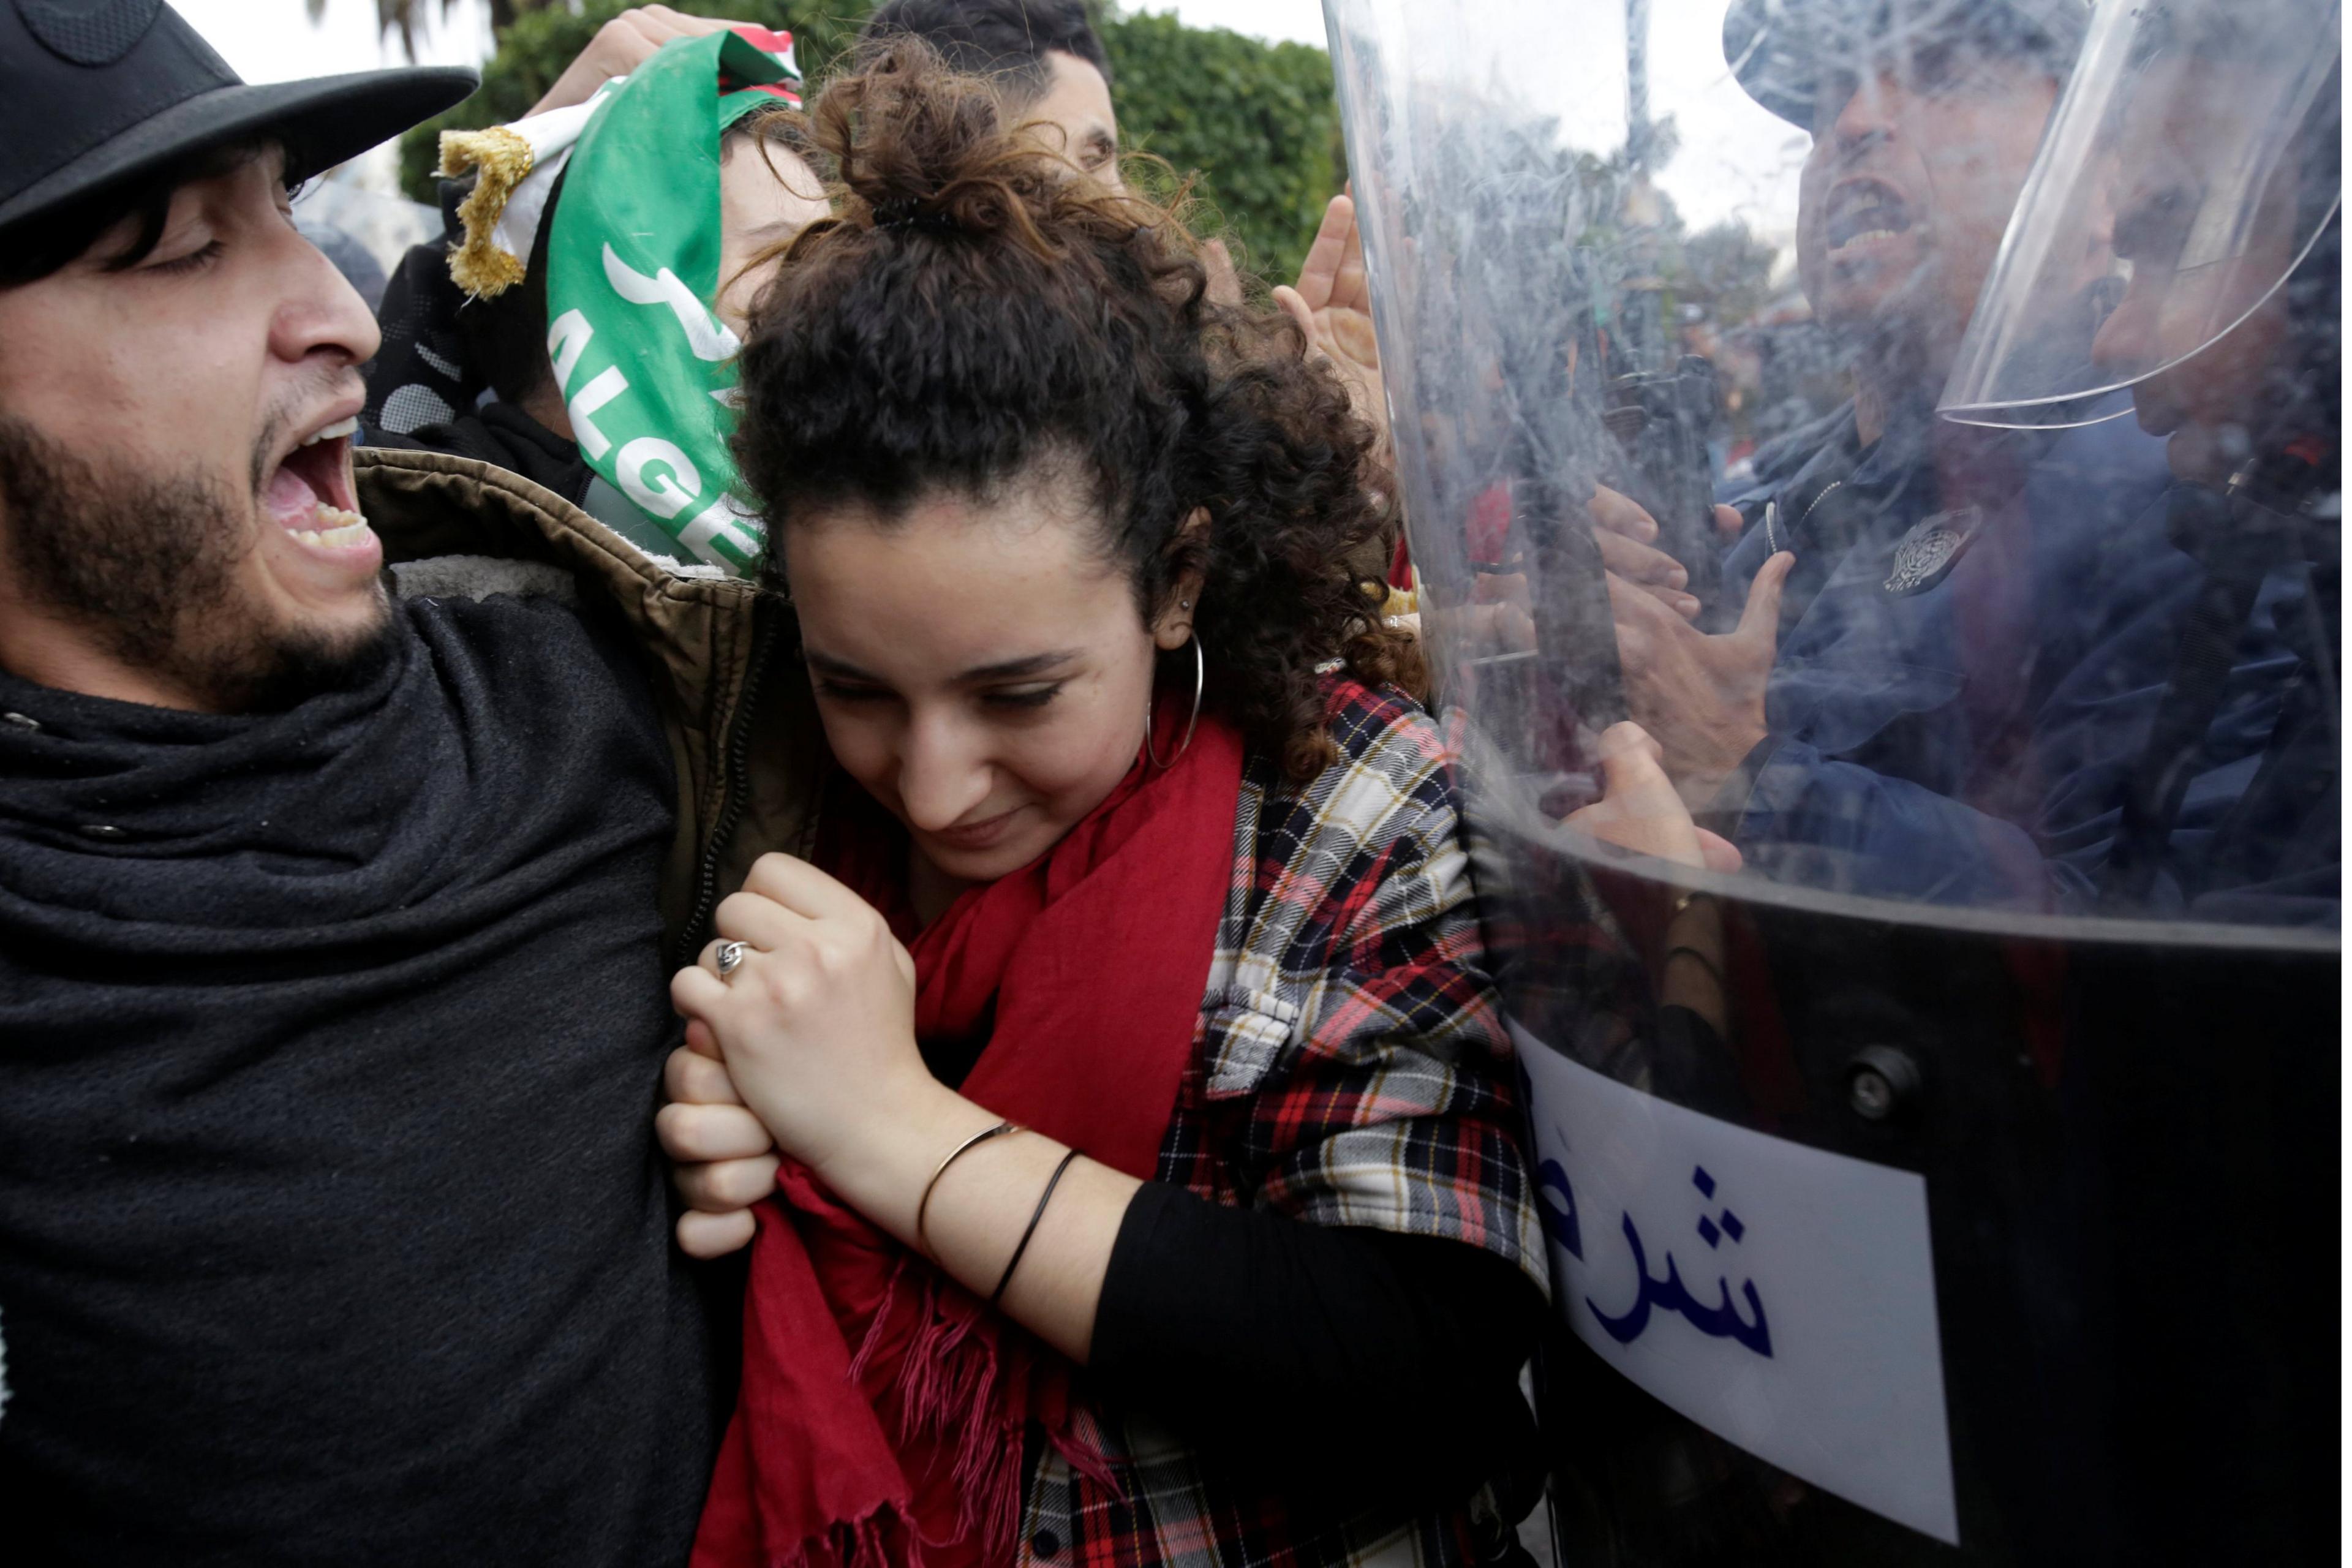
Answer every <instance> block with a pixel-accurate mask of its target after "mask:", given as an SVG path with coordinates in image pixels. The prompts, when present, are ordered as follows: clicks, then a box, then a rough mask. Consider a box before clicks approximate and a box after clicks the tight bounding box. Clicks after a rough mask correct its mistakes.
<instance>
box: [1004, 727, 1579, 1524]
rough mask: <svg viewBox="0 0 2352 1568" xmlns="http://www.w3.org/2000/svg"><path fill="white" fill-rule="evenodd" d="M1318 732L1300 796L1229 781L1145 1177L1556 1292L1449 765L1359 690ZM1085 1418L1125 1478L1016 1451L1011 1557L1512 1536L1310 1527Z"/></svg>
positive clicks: (1108, 1417)
mask: <svg viewBox="0 0 2352 1568" xmlns="http://www.w3.org/2000/svg"><path fill="white" fill-rule="evenodd" d="M1330 728H1331V734H1332V738H1333V739H1334V740H1335V741H1336V742H1338V744H1339V758H1338V760H1337V761H1336V762H1334V763H1332V764H1331V766H1329V767H1328V768H1326V769H1325V770H1324V771H1323V772H1322V773H1320V774H1318V776H1317V777H1316V778H1315V779H1313V780H1312V781H1310V782H1309V783H1307V784H1303V785H1301V784H1292V783H1290V782H1288V781H1286V780H1285V779H1283V778H1282V777H1281V775H1280V771H1279V769H1278V768H1277V767H1276V766H1275V765H1274V764H1273V763H1271V762H1270V761H1269V760H1268V759H1265V758H1262V757H1253V758H1252V759H1251V760H1250V761H1249V763H1247V764H1246V766H1245V768H1244V773H1243V779H1242V792H1241V802H1240V808H1239V811H1238V813H1237V817H1236V821H1235V823H1234V878H1233V886H1232V890H1231V892H1230V893H1229V894H1228V895H1227V899H1226V903H1225V911H1224V917H1223V921H1222V922H1221V924H1220V926H1219V930H1218V939H1217V952H1216V956H1215V959H1214V961H1213V963H1212V964H1211V966H1210V970H1209V984H1208V989H1207V992H1206V994H1205V995H1204V996H1203V997H1202V1005H1201V1018H1200V1027H1199V1032H1198V1035H1197V1037H1196V1045H1195V1049H1194V1053H1193V1058H1192V1065H1191V1067H1190V1068H1188V1069H1187V1071H1186V1074H1185V1079H1184V1083H1183V1087H1182V1088H1181V1090H1180V1091H1179V1093H1178V1096H1177V1103H1176V1113H1175V1116H1174V1118H1173V1120H1172V1121H1171V1123H1170V1126H1169V1131H1168V1135H1167V1138H1166V1140H1165V1142H1162V1144H1161V1145H1160V1170H1159V1176H1160V1180H1162V1181H1166V1182H1172V1183H1175V1184H1179V1185H1181V1186H1184V1187H1187V1188H1189V1189H1191V1190H1192V1191H1193V1192H1195V1193H1198V1194H1201V1195H1202V1196H1204V1197H1207V1198H1209V1199H1212V1200H1213V1201H1214V1202H1217V1203H1222V1204H1231V1205H1237V1206H1238V1205H1255V1206H1258V1207H1262V1208H1266V1209H1271V1210H1274V1211H1276V1212H1277V1213H1281V1214H1285V1215H1289V1216H1291V1217H1292V1218H1294V1219H1297V1220H1303V1221H1306V1222H1307V1223H1309V1224H1314V1225H1351V1226H1371V1227H1374V1228H1377V1229H1381V1230H1390V1231H1401V1232H1404V1233H1407V1234H1410V1235H1414V1236H1442V1237H1453V1238H1454V1239H1457V1240H1460V1241H1464V1242H1466V1243H1468V1244H1470V1245H1471V1246H1474V1247H1485V1248H1486V1249H1488V1250H1489V1251H1492V1252H1496V1253H1498V1254H1500V1255H1501V1256H1503V1257H1505V1258H1510V1259H1511V1260H1512V1261H1514V1262H1515V1263H1517V1264H1518V1265H1519V1267H1520V1268H1522V1269H1523V1270H1525V1271H1526V1273H1527V1275H1528V1278H1529V1279H1533V1280H1534V1281H1535V1282H1536V1285H1537V1287H1538V1289H1543V1290H1544V1291H1545V1292H1546V1294H1547V1295H1549V1279H1548V1278H1547V1275H1546V1272H1545V1270H1546V1263H1545V1254H1544V1250H1543V1247H1542V1244H1541V1240H1540V1237H1539V1235H1538V1230H1537V1217H1536V1211H1535V1209H1534V1206H1533V1200H1532V1194H1531V1192H1530V1189H1529V1185H1528V1178H1527V1173H1526V1171H1525V1169H1524V1167H1523V1166H1522V1164H1521V1163H1520V1158H1519V1153H1518V1147H1517V1129H1518V1116H1519V1113H1518V1109H1517V1103H1516V1100H1515V1096H1514V1089H1513V1070H1512V1066H1511V1061H1510V1045H1509V1040H1508V1037H1507V1035H1506V1034H1505V1032H1504V1029H1503V1026H1502V1019H1501V1013H1500V1009H1499V1004H1498V1001H1497V998H1496V994H1495V990H1494V986H1493V983H1492V982H1491V981H1490V980H1489V979H1488V977H1487V975H1486V969H1485V962H1484V958H1485V955H1484V952H1483V950H1482V947H1481V943H1480V938H1479V931H1478V921H1477V914H1476V910H1475V906H1474V904H1473V902H1472V897H1471V889H1470V880H1469V863H1468V859H1467V858H1466V856H1465V853H1464V850H1463V847H1462V834H1461V824H1460V821H1459V818H1458V816H1457V814H1456V809H1455V789H1454V779H1453V773H1452V766H1451V758H1450V755H1449V753H1448V752H1447V751H1446V749H1445V746H1444V742H1443V741H1442V740H1441V738H1440V736H1439V734H1438V731H1437V730H1436V728H1435V726H1434V725H1433V724H1432V722H1431V721H1430V720H1429V718H1428V716H1427V715H1426V714H1425V713H1423V710H1421V709H1420V708H1419V707H1418V706H1417V705H1415V704H1414V703H1413V702H1412V700H1410V699H1408V698H1406V697H1403V696H1402V695H1401V694H1399V693H1396V692H1394V691H1389V690H1373V689H1367V688H1365V687H1363V686H1361V685H1359V684H1356V683H1354V682H1351V681H1346V680H1335V681H1333V682H1332V684H1331V687H1330ZM1088 1426H1089V1431H1088V1434H1087V1435H1088V1436H1091V1437H1092V1438H1093V1439H1094V1441H1095V1442H1096V1443H1097V1445H1098V1446H1099V1447H1100V1450H1101V1451H1102V1452H1104V1453H1106V1454H1108V1455H1109V1456H1111V1458H1112V1469H1113V1472H1114V1474H1115V1475H1116V1476H1117V1477H1118V1480H1119V1482H1120V1485H1119V1487H1118V1489H1117V1491H1116V1492H1115V1493H1114V1492H1112V1491H1110V1490H1109V1489H1106V1488H1104V1487H1102V1486H1101V1485H1100V1484H1099V1483H1097V1482H1096V1481H1094V1480H1091V1479H1087V1478H1086V1477H1084V1476H1080V1475H1076V1474H1075V1473H1074V1472H1073V1470H1072V1469H1071V1468H1070V1466H1069V1465H1068V1464H1067V1463H1066V1461H1064V1460H1062V1459H1061V1458H1059V1457H1058V1456H1056V1455H1054V1454H1052V1453H1051V1451H1050V1449H1047V1450H1045V1451H1044V1452H1041V1453H1037V1454H1035V1455H1034V1456H1033V1460H1032V1464H1031V1468H1030V1471H1029V1476H1028V1484H1027V1489H1026V1498H1025V1501H1024V1512H1023V1520H1022V1531H1021V1537H1020V1559H1021V1561H1022V1562H1023V1563H1028V1564H1034V1565H1036V1568H1074V1565H1081V1564H1083V1565H1085V1568H1105V1565H1110V1564H1118V1565H1121V1568H1127V1565H1132V1568H1161V1565H1165V1568H1236V1565H1242V1564H1248V1565H1253V1568H1254V1565H1257V1564H1266V1565H1269V1568H1273V1565H1280V1568H1290V1565H1293V1564H1297V1565H1301V1568H1305V1565H1310V1564H1326V1563H1328V1564H1339V1563H1349V1564H1359V1563H1360V1564H1371V1563H1381V1564H1386V1563H1398V1564H1412V1563H1421V1564H1438V1563H1467V1562H1473V1561H1476V1560H1477V1559H1478V1557H1479V1556H1480V1555H1481V1552H1480V1551H1479V1546H1478V1543H1479V1542H1480V1541H1481V1540H1485V1541H1487V1542H1492V1541H1493V1540H1495V1539H1496V1538H1497V1537H1498V1535H1507V1534H1508V1529H1509V1527H1508V1524H1507V1521H1500V1520H1499V1519H1497V1518H1496V1517H1494V1510H1493V1507H1492V1504H1491V1500H1488V1499H1486V1497H1484V1496H1483V1495H1482V1497H1481V1498H1479V1499H1475V1500H1470V1501H1468V1502H1466V1503H1465V1505H1464V1506H1463V1507H1462V1508H1460V1509H1458V1510H1454V1512H1453V1513H1451V1514H1447V1515H1440V1516H1431V1517H1424V1518H1420V1519H1400V1518H1396V1517H1393V1516H1391V1517H1385V1518H1383V1517H1379V1516H1367V1517H1364V1518H1361V1519H1359V1520H1356V1521H1348V1522H1344V1523H1334V1522H1329V1521H1312V1522H1310V1521H1305V1520H1302V1519H1298V1518H1297V1517H1294V1515H1293V1514H1292V1512H1291V1510H1289V1509H1288V1508H1287V1507H1286V1504H1285V1503H1284V1501H1283V1500H1282V1498H1281V1496H1280V1495H1279V1492H1278V1489H1277V1488H1276V1486H1274V1485H1269V1484H1267V1482H1266V1481H1265V1479H1255V1478H1248V1477H1238V1476H1233V1475H1228V1474H1224V1473H1222V1472H1220V1471H1218V1470H1216V1469H1215V1468H1212V1467H1210V1466H1207V1465H1204V1464H1203V1463H1202V1461H1201V1459H1200V1458H1199V1457H1198V1456H1197V1455H1196V1454H1195V1453H1194V1452H1193V1451H1192V1449H1191V1448H1190V1447H1187V1446H1186V1445H1185V1444H1184V1443H1183V1442H1182V1441H1181V1440H1180V1439H1178V1438H1176V1437H1175V1436H1172V1435H1171V1434H1170V1433H1168V1432H1167V1431H1165V1430H1164V1429H1160V1428H1158V1427H1155V1426H1154V1425H1153V1424H1152V1423H1151V1422H1150V1420H1149V1419H1148V1418H1146V1417H1144V1416H1141V1415H1138V1414H1136V1413H1133V1412H1117V1411H1092V1412H1089V1413H1088ZM1481 1510H1483V1512H1484V1517H1481Z"/></svg>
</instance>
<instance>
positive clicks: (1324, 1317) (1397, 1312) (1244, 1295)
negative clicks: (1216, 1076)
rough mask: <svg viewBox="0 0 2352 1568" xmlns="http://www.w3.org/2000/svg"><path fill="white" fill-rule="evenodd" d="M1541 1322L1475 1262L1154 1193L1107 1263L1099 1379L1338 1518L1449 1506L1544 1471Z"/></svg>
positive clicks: (1484, 1258)
mask: <svg viewBox="0 0 2352 1568" xmlns="http://www.w3.org/2000/svg"><path fill="white" fill-rule="evenodd" d="M1544 1316H1545V1310H1544V1302H1543V1298H1542V1296H1541V1294H1540V1293H1539V1292H1538V1290H1537V1289H1536V1288H1535V1285H1534V1284H1533V1283H1532V1282H1531V1281H1530V1280H1529V1279H1528V1278H1527V1276H1526V1275H1525V1274H1523V1273H1522V1272H1521V1271H1520V1270H1519V1268H1518V1267H1517V1265H1516V1264H1514V1263H1513V1262H1511V1261H1510V1260H1509V1259H1508V1258H1502V1257H1499V1256H1497V1255H1496V1254H1494V1253H1491V1252H1487V1251H1485V1250H1483V1249H1481V1248H1479V1247H1472V1246H1468V1245H1465V1244H1464V1243H1462V1242H1459V1241H1454V1240H1448V1239H1445V1238H1443V1237H1416V1236H1405V1235H1400V1234H1397V1233H1394V1232H1390V1231H1381V1230H1370V1229H1364V1228H1360V1227H1353V1226H1319V1225H1312V1224H1307V1223H1304V1222H1301V1221H1298V1220H1295V1219H1290V1218H1287V1217H1286V1216H1284V1215H1278V1214H1272V1213H1268V1212H1266V1211H1265V1210H1262V1209H1242V1208H1229V1207H1224V1206H1222V1205H1216V1204H1212V1203H1210V1202H1208V1201H1207V1200H1206V1199H1203V1198H1201V1197H1199V1196H1196V1195H1195V1194H1192V1193H1189V1192H1187V1191H1185V1190H1183V1189H1182V1188H1181V1187H1176V1186H1172V1185H1170V1184H1165V1183H1150V1184H1146V1185H1145V1186H1144V1187H1143V1189H1142V1190H1141V1191H1140V1192H1139V1193H1138V1194H1136V1197H1135V1200H1134V1202H1133V1203H1132V1204H1131V1205H1129V1208H1128V1211H1127V1216H1126V1218H1125V1220H1124V1221H1123V1222H1122V1223H1121V1225H1120V1226H1119V1233H1118V1241H1117V1243H1116V1244H1115V1245H1114V1246H1113V1247H1112V1250H1111V1258H1110V1265H1109V1269H1108V1274H1107V1276H1106V1278H1105V1279H1104V1281H1103V1293H1102V1301H1101V1305H1100V1307H1099V1308H1098V1309H1097V1314H1096V1318H1095V1334H1094V1347H1093V1354H1092V1357H1091V1365H1092V1368H1093V1372H1094V1375H1095V1378H1096V1381H1097V1387H1098V1388H1099V1390H1100V1391H1101V1392H1102V1393H1103V1394H1106V1395H1107V1396H1108V1397H1109V1398H1110V1399H1111V1400H1113V1401H1114V1402H1116V1403H1122V1404H1125V1405H1129V1406H1130V1407H1132V1408H1135V1409H1137V1410H1139V1411H1144V1412H1148V1413H1150V1415H1154V1416H1156V1417H1157V1418H1159V1419H1160V1420H1162V1421H1164V1422H1166V1423H1168V1424H1169V1425H1170V1426H1173V1427H1174V1428H1176V1429H1177V1430H1178V1431H1179V1432H1181V1433H1182V1434H1183V1435H1184V1436H1186V1437H1187V1438H1188V1439H1189V1440H1190V1441H1191V1442H1192V1443H1193V1444H1194V1445H1195V1446H1196V1447H1198V1448H1199V1450H1200V1452H1201V1454H1202V1458H1203V1459H1205V1460H1206V1461H1208V1462H1209V1463H1211V1464H1213V1465H1220V1466H1226V1467H1233V1468H1244V1469H1247V1470H1251V1471H1255V1472H1261V1473H1262V1472H1264V1471H1265V1470H1266V1469H1269V1468H1276V1467H1278V1468H1279V1469H1280V1470H1281V1472H1282V1473H1283V1475H1284V1477H1285V1488H1286V1491H1288V1492H1290V1493H1291V1494H1292V1495H1294V1496H1298V1497H1311V1498H1313V1499H1315V1500H1317V1501H1318V1502H1323V1503H1326V1504H1328V1505H1329V1506H1334V1507H1341V1508H1346V1507H1363V1506H1370V1505H1382V1504H1396V1503H1399V1502H1401V1501H1405V1500H1408V1498H1409V1499H1410V1500H1412V1501H1414V1502H1418V1503H1420V1504H1422V1505H1423V1506H1438V1505H1442V1504H1450V1503H1454V1502H1458V1501H1459V1500H1461V1499H1462V1498H1463V1497H1464V1496H1465V1495H1467V1494H1468V1493H1469V1492H1470V1491H1472V1490H1474V1489H1475V1488H1477V1487H1478V1486H1479V1485H1481V1484H1482V1483H1483V1482H1485V1481H1486V1479H1489V1478H1491V1477H1493V1476H1495V1475H1496V1474H1498V1473H1500V1472H1501V1471H1503V1470H1506V1469H1508V1468H1511V1466H1512V1465H1514V1464H1515V1463H1517V1462H1519V1461H1521V1460H1523V1459H1524V1458H1525V1457H1526V1456H1527V1455H1528V1454H1529V1453H1532V1452H1534V1443H1535V1431H1534V1426H1533V1421H1532V1418H1531V1416H1530V1415H1529V1414H1528V1408H1527V1405H1526V1403H1525V1401H1524V1400H1523V1399H1522V1398H1521V1397H1520V1394H1519V1387H1518V1373H1519V1369H1520V1367H1521V1366H1522V1365H1523V1364H1524V1363H1526V1361H1527V1359H1528V1355H1529V1354H1530V1353H1531V1352H1532V1351H1533V1348H1534V1345H1535V1341H1536V1336H1537V1333H1538V1331H1539V1329H1540V1327H1541V1325H1542V1322H1543V1320H1544Z"/></svg>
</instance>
